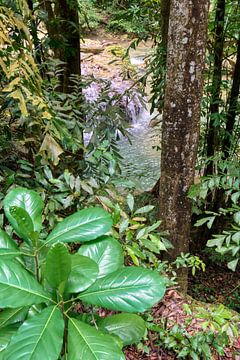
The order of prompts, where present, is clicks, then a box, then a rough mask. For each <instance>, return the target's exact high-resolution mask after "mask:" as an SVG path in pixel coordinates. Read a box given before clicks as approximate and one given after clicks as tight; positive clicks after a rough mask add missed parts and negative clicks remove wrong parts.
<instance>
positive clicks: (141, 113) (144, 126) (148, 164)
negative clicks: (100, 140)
mask: <svg viewBox="0 0 240 360" xmlns="http://www.w3.org/2000/svg"><path fill="white" fill-rule="evenodd" d="M109 44H110V49H111V46H112V44H113V47H114V46H116V47H117V46H119V45H120V47H123V48H126V49H127V47H128V46H129V41H128V42H121V39H117V40H116V39H112V38H111V39H106V38H105V37H104V38H103V39H101V40H97V41H96V40H88V44H87V46H88V47H90V48H92V49H96V51H94V53H93V54H92V55H89V54H82V57H83V60H84V61H83V63H82V73H83V74H93V75H94V76H96V78H100V79H104V78H105V79H108V80H110V81H111V86H112V92H113V93H114V92H115V93H117V94H122V93H124V92H125V91H126V90H127V89H128V88H129V87H130V86H131V82H130V81H129V80H123V78H122V76H121V69H122V60H120V61H119V59H118V62H117V63H114V64H112V63H113V61H112V60H113V59H114V60H115V61H116V57H115V58H114V57H113V55H111V54H110V53H109V50H108V46H109ZM85 46H86V44H85ZM103 48H104V50H102V49H103ZM91 51H93V50H91ZM110 51H111V50H110ZM150 51H151V44H149V43H144V44H142V45H141V46H139V47H137V49H135V50H133V49H131V50H130V52H129V60H130V63H131V65H132V66H134V67H135V69H136V71H137V72H138V73H139V75H142V74H143V73H144V72H145V59H146V57H147V56H148V55H149V53H150ZM100 88H101V87H99V86H98V85H97V84H96V83H93V84H92V85H91V86H89V87H88V88H86V90H85V91H84V95H85V97H86V99H87V101H89V102H94V101H95V100H96V99H97V98H98V94H99V91H100ZM136 94H138V95H137V96H136V97H135V96H133V97H131V101H128V98H125V99H124V97H123V98H122V101H123V104H125V105H124V106H125V111H126V116H127V117H128V118H129V119H130V120H129V128H128V132H129V134H130V139H131V142H129V140H128V139H127V138H124V137H122V138H121V139H120V140H119V141H118V148H119V151H120V155H121V156H122V158H123V159H122V163H121V169H122V179H121V180H120V184H119V185H120V186H121V183H122V180H127V181H128V182H129V181H130V182H131V183H132V182H133V183H134V184H135V188H136V189H137V190H143V191H146V190H150V189H152V188H153V186H154V185H155V183H156V181H157V180H158V178H159V172H160V151H159V145H160V126H159V125H155V126H154V127H151V126H149V123H150V121H151V119H152V118H154V117H155V115H156V114H153V115H150V104H149V103H148V99H145V102H146V106H145V107H144V106H143V105H142V102H144V101H143V100H144V99H143V98H142V95H140V93H139V92H138V90H137V89H136ZM146 94H147V96H146V98H148V97H149V94H150V89H149V86H147V88H146ZM139 95H140V96H141V99H142V100H141V101H139V100H138V96H139ZM86 136H87V137H89V136H90V135H89V134H86ZM87 137H86V139H87ZM116 185H117V184H116Z"/></svg>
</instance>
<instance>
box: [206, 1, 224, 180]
mask: <svg viewBox="0 0 240 360" xmlns="http://www.w3.org/2000/svg"><path fill="white" fill-rule="evenodd" d="M224 19H225V0H218V1H217V9H216V16H215V42H214V65H213V77H212V95H211V100H210V107H209V124H208V129H207V131H208V132H207V149H206V156H207V158H210V157H213V156H214V154H215V151H216V150H217V147H218V144H219V131H218V130H219V125H218V124H216V123H215V121H216V114H218V113H219V104H220V101H221V82H222V62H223V49H224ZM214 115H215V116H214ZM213 164H214V162H213V161H209V164H208V165H207V167H206V170H205V175H212V174H213V173H214V166H213Z"/></svg>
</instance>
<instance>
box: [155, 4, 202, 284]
mask: <svg viewBox="0 0 240 360" xmlns="http://www.w3.org/2000/svg"><path fill="white" fill-rule="evenodd" d="M208 7H209V4H208V0H192V1H189V0H182V1H181V2H179V1H178V0H172V1H171V9H170V22H169V37H168V52H167V79H166V92H165V103H164V112H163V127H162V153H161V178H160V190H159V201H160V217H161V219H162V220H163V227H164V228H165V229H167V230H168V231H169V235H170V240H171V242H172V244H173V246H174V249H173V250H171V251H170V252H169V259H170V260H175V259H176V257H177V256H179V255H180V254H181V252H184V253H186V252H188V249H189V238H190V226H191V202H190V200H189V199H188V197H187V194H188V190H189V187H190V186H191V185H192V183H193V180H194V174H195V162H196V156H197V148H198V138H199V125H200V103H201V98H202V89H203V69H204V59H205V47H206V38H207V15H208ZM182 275H183V276H182V278H181V277H179V282H180V286H181V289H182V290H186V284H187V283H186V280H187V278H186V272H185V273H184V274H182Z"/></svg>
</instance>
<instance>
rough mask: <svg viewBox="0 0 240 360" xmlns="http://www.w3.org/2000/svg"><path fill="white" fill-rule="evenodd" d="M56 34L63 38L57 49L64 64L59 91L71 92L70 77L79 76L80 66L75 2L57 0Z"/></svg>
mask: <svg viewBox="0 0 240 360" xmlns="http://www.w3.org/2000/svg"><path fill="white" fill-rule="evenodd" d="M56 17H57V18H58V32H59V35H60V36H61V37H62V38H63V40H64V42H63V46H61V47H60V48H59V52H58V58H59V59H60V60H61V61H62V62H64V63H65V65H64V66H63V75H62V78H61V91H62V92H66V93H68V92H71V85H72V83H71V79H70V75H71V74H75V75H81V65H80V33H79V16H78V3H77V1H76V0H58V1H57V6H56Z"/></svg>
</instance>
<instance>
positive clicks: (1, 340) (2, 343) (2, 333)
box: [0, 324, 19, 359]
mask: <svg viewBox="0 0 240 360" xmlns="http://www.w3.org/2000/svg"><path fill="white" fill-rule="evenodd" d="M18 328H19V324H14V325H8V326H6V327H3V328H2V329H0V359H2V356H1V355H2V351H3V350H4V349H5V348H6V347H7V345H8V344H9V342H10V340H11V338H12V336H13V335H14V334H15V333H16V331H17V330H18ZM4 354H5V352H4Z"/></svg>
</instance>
